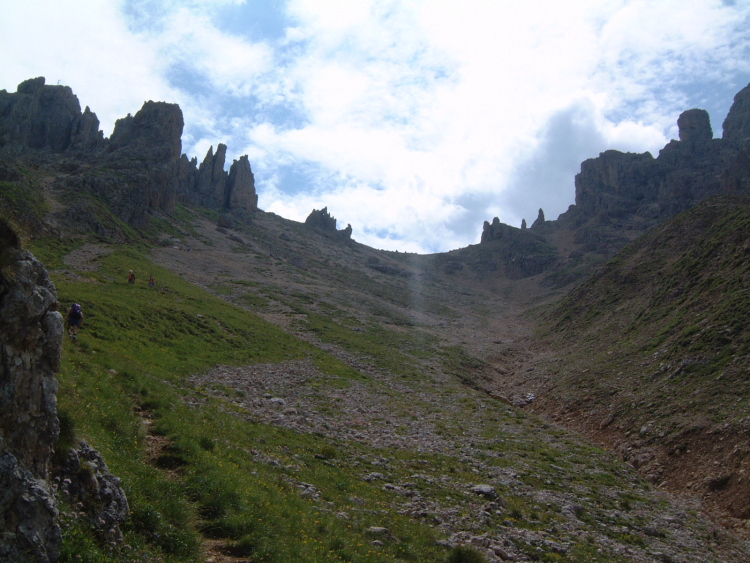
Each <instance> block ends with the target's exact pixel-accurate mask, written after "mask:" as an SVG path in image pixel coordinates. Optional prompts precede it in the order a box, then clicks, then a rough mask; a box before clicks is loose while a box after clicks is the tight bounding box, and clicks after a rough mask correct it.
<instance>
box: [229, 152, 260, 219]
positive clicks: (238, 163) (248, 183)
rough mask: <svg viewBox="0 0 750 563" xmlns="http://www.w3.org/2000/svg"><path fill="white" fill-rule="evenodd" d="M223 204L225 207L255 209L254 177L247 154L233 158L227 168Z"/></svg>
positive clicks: (256, 204)
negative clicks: (227, 176)
mask: <svg viewBox="0 0 750 563" xmlns="http://www.w3.org/2000/svg"><path fill="white" fill-rule="evenodd" d="M224 198H225V199H224V206H225V207H226V208H227V209H237V210H241V211H248V212H250V211H257V210H258V195H257V194H256V193H255V177H254V176H253V171H252V170H251V169H250V161H249V160H248V158H247V155H243V156H241V157H240V159H239V160H235V161H234V162H233V163H232V166H231V167H230V168H229V178H227V183H226V188H225V190H224Z"/></svg>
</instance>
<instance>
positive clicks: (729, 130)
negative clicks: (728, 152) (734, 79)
mask: <svg viewBox="0 0 750 563" xmlns="http://www.w3.org/2000/svg"><path fill="white" fill-rule="evenodd" d="M722 130H723V132H724V134H723V136H722V138H723V139H724V140H725V141H729V142H730V143H747V142H750V84H748V85H747V86H745V87H744V88H743V89H742V90H740V91H739V92H738V93H737V95H736V96H735V97H734V103H733V104H732V107H731V108H730V109H729V114H728V115H727V118H726V119H725V120H724V124H723V126H722Z"/></svg>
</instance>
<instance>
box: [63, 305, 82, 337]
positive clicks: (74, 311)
mask: <svg viewBox="0 0 750 563" xmlns="http://www.w3.org/2000/svg"><path fill="white" fill-rule="evenodd" d="M82 324H83V310H82V309H81V306H80V305H79V304H78V303H73V304H72V305H71V306H70V309H68V316H67V317H65V326H67V327H68V334H69V335H70V337H71V338H72V339H73V340H77V339H78V329H79V327H80V326H81V325H82Z"/></svg>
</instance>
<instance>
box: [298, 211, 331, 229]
mask: <svg viewBox="0 0 750 563" xmlns="http://www.w3.org/2000/svg"><path fill="white" fill-rule="evenodd" d="M305 225H307V226H308V227H313V228H315V229H319V230H321V231H329V232H334V233H335V232H336V218H335V217H333V216H332V215H331V214H330V213H328V207H324V208H323V209H321V210H317V209H313V210H312V212H311V213H310V215H308V216H307V219H305Z"/></svg>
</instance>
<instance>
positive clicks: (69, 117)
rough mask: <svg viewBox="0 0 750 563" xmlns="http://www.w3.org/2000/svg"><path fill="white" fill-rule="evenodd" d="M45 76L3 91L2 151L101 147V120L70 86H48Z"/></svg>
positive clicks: (0, 97) (0, 106) (0, 113)
mask: <svg viewBox="0 0 750 563" xmlns="http://www.w3.org/2000/svg"><path fill="white" fill-rule="evenodd" d="M44 82H45V80H44V77H39V78H32V79H29V80H26V81H24V82H21V84H19V85H18V88H17V90H16V93H8V92H6V91H5V90H0V148H5V149H6V150H7V149H13V148H15V149H16V150H18V149H24V148H31V149H48V150H51V151H55V152H62V151H66V150H69V149H70V150H90V149H95V148H96V147H99V146H101V144H102V142H103V141H102V139H103V135H102V132H101V131H99V120H98V119H97V117H96V115H95V114H94V113H92V112H91V111H90V110H89V109H88V108H86V112H85V113H83V114H82V113H81V106H80V104H79V103H78V98H77V97H76V96H75V95H74V94H73V91H72V90H71V89H70V88H69V87H68V86H46V85H45V83H44Z"/></svg>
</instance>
